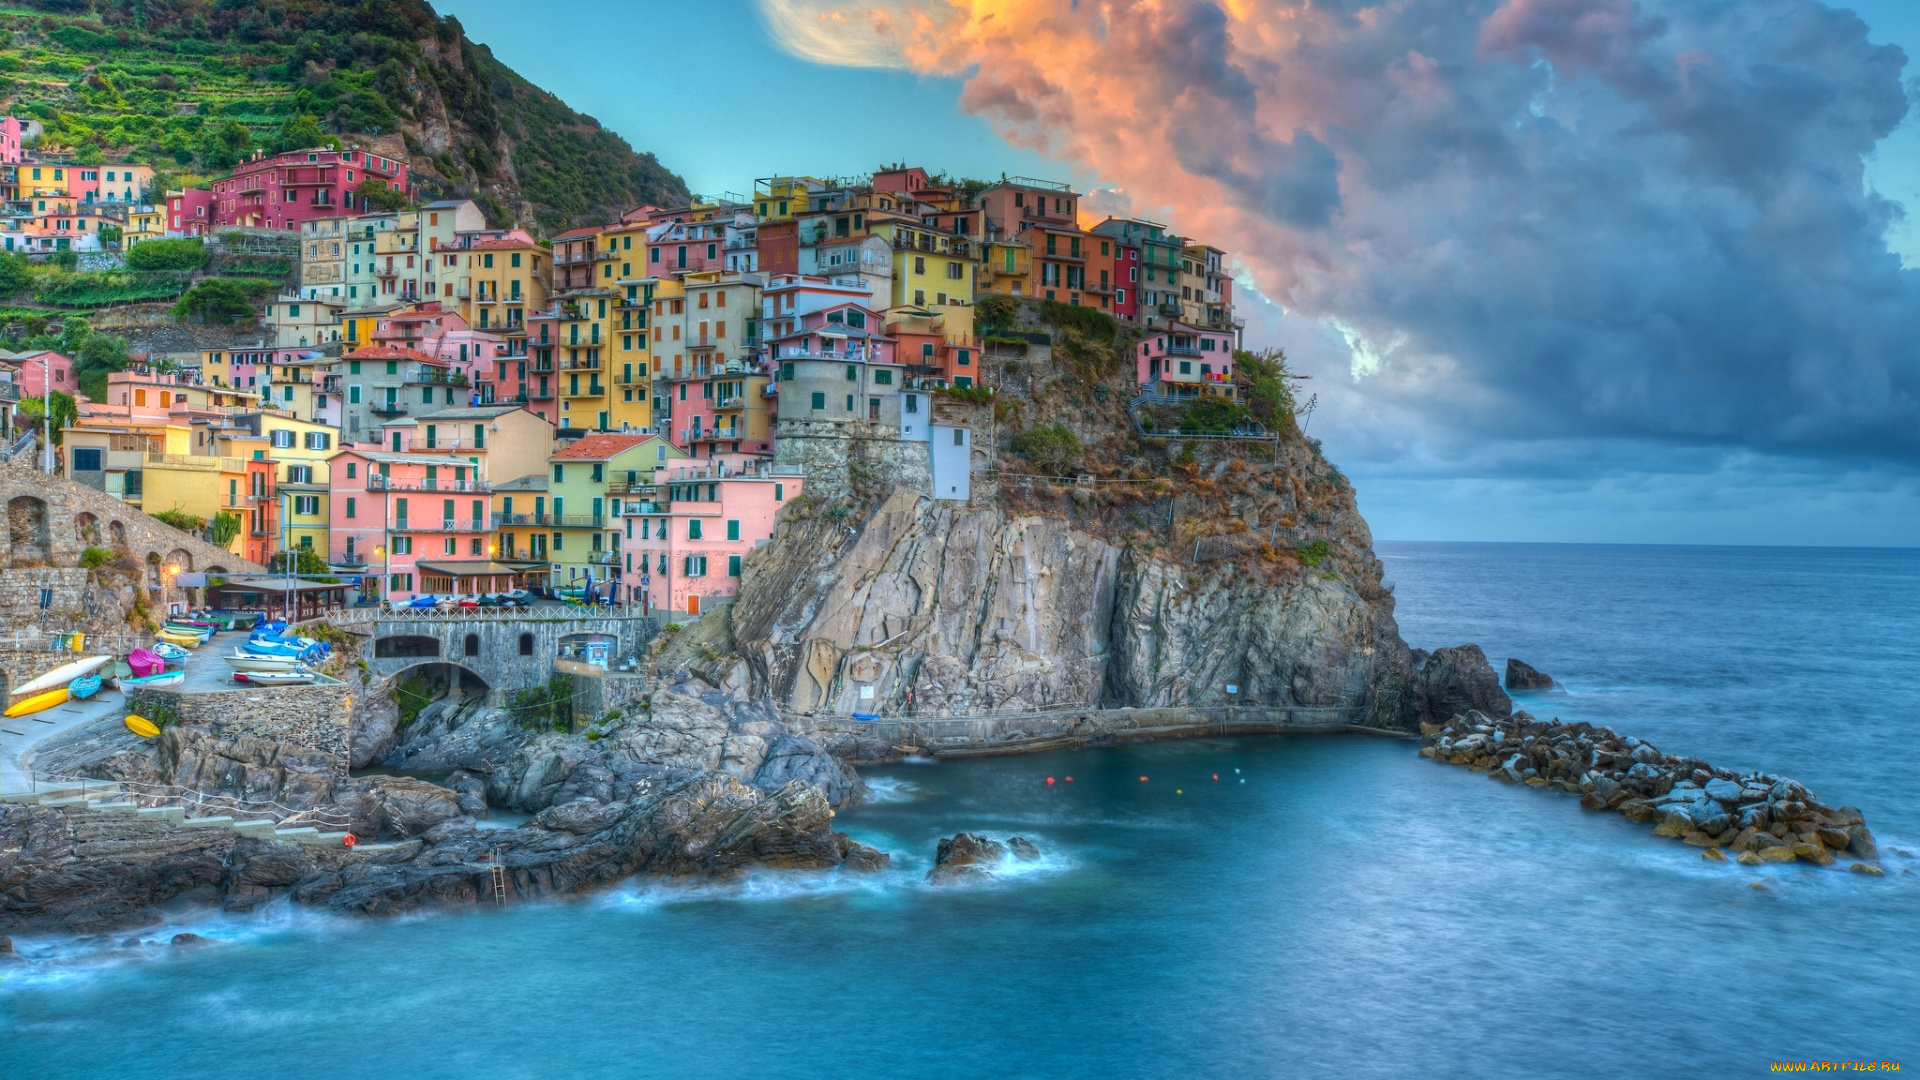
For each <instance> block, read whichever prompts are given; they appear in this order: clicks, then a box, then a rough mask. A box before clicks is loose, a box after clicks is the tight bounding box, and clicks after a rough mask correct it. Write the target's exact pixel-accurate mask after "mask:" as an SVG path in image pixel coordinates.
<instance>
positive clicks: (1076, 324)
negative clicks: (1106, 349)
mask: <svg viewBox="0 0 1920 1080" xmlns="http://www.w3.org/2000/svg"><path fill="white" fill-rule="evenodd" d="M1040 316H1041V318H1043V319H1045V320H1046V321H1047V322H1049V323H1051V324H1053V325H1054V326H1059V327H1063V328H1067V329H1073V330H1078V331H1080V332H1081V333H1083V334H1085V335H1087V336H1088V337H1090V338H1092V339H1094V340H1095V341H1107V342H1110V341H1112V340H1113V339H1114V335H1115V334H1117V333H1119V330H1120V324H1119V323H1117V322H1115V321H1114V319H1113V316H1111V315H1108V314H1106V313H1105V312H1102V311H1100V310H1099V309H1097V308H1090V307H1080V306H1078V305H1075V304H1063V303H1061V302H1060V301H1058V300H1042V301H1040Z"/></svg>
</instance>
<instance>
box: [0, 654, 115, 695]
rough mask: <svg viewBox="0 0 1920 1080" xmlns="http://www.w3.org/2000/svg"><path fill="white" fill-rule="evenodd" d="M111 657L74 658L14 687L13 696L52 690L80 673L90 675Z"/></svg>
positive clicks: (70, 680) (75, 677)
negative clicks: (72, 660)
mask: <svg viewBox="0 0 1920 1080" xmlns="http://www.w3.org/2000/svg"><path fill="white" fill-rule="evenodd" d="M112 659H113V657H111V656H88V657H84V658H82V659H79V660H75V661H74V662H72V663H71V664H61V665H60V666H59V667H57V668H54V669H53V670H52V671H49V672H47V673H46V674H45V675H41V676H40V677H38V678H34V679H28V680H27V681H26V682H23V683H21V684H20V685H19V686H16V687H14V688H13V691H12V693H13V696H14V697H21V696H23V695H32V694H38V693H40V692H42V691H45V690H52V689H53V688H55V687H57V686H65V685H67V684H68V683H70V682H72V681H73V680H75V679H77V678H79V677H80V676H82V675H91V674H92V673H94V672H96V671H98V670H100V669H101V668H103V667H106V666H107V663H108V661H110V660H112Z"/></svg>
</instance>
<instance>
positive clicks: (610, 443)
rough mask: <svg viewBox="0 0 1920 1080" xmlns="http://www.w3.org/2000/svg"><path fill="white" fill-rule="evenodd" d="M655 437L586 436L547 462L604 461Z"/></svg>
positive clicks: (655, 437)
mask: <svg viewBox="0 0 1920 1080" xmlns="http://www.w3.org/2000/svg"><path fill="white" fill-rule="evenodd" d="M657 438H659V436H657V435H612V434H603V435H588V436H587V437H586V438H584V439H581V440H580V441H579V442H576V443H574V444H573V445H572V446H569V447H567V448H566V449H565V450H561V451H559V452H557V453H555V454H554V455H553V456H551V457H549V458H548V459H547V460H548V461H606V460H608V459H609V458H611V457H613V456H614V455H615V454H618V453H620V452H621V451H623V450H631V449H633V448H634V447H636V446H639V445H640V444H641V443H643V442H646V441H647V440H648V439H657Z"/></svg>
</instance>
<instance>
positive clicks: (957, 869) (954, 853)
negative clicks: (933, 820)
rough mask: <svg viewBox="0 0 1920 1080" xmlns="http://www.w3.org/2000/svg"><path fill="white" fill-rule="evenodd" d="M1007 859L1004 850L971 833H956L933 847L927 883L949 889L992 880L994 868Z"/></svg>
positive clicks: (996, 843) (995, 843)
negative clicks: (931, 863) (964, 883)
mask: <svg viewBox="0 0 1920 1080" xmlns="http://www.w3.org/2000/svg"><path fill="white" fill-rule="evenodd" d="M1006 857H1007V847H1006V845H1005V844H1002V843H1000V842H999V841H997V840H989V839H988V838H986V837H984V836H976V835H974V834H973V833H955V834H954V835H953V836H952V837H950V838H946V839H942V840H941V841H940V843H939V844H938V845H937V846H936V847H935V849H934V854H933V869H931V870H929V871H927V880H928V881H929V882H931V883H933V884H935V885H952V884H956V883H958V882H962V881H977V880H982V879H988V878H992V877H993V867H994V866H996V865H998V864H999V863H1000V862H1001V861H1002V860H1004V859H1005V858H1006Z"/></svg>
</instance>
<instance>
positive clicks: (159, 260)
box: [127, 237, 207, 270]
mask: <svg viewBox="0 0 1920 1080" xmlns="http://www.w3.org/2000/svg"><path fill="white" fill-rule="evenodd" d="M205 265H207V248H206V245H205V244H203V243H201V241H200V239H199V238H198V237H194V238H191V239H185V240H148V241H146V242H145V243H142V244H135V245H134V246H133V248H132V250H130V251H128V252H127V269H129V270H198V269H200V268H201V267H203V266H205Z"/></svg>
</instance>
